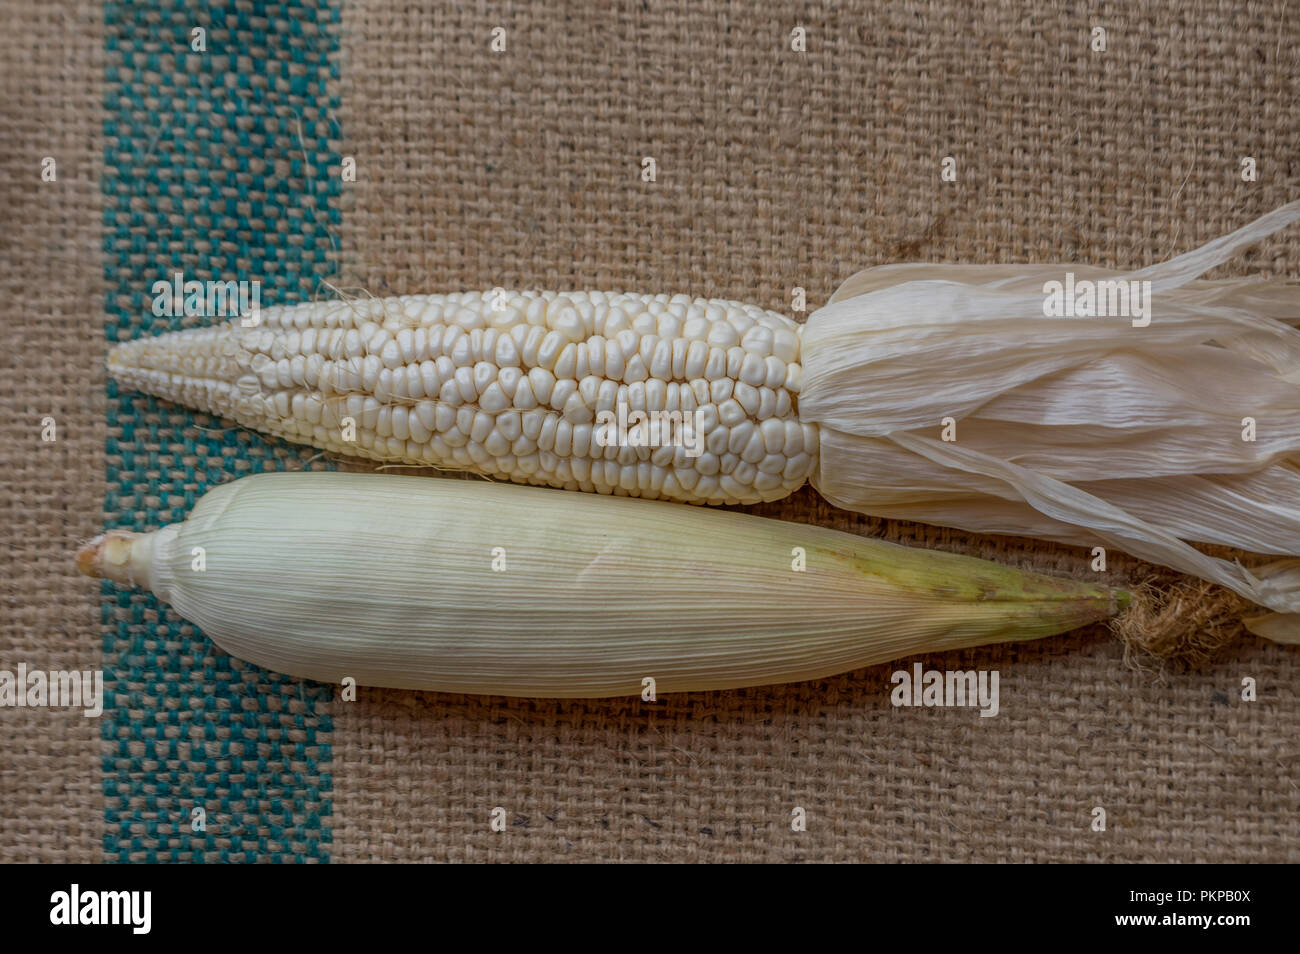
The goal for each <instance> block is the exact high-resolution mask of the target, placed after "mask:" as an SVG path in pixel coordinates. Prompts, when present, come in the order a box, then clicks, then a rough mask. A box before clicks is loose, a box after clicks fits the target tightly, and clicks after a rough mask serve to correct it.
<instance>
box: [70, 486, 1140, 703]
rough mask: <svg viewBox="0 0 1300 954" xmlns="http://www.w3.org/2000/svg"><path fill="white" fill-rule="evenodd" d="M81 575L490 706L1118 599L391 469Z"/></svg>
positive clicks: (668, 688) (987, 571)
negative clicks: (480, 696) (198, 558)
mask: <svg viewBox="0 0 1300 954" xmlns="http://www.w3.org/2000/svg"><path fill="white" fill-rule="evenodd" d="M198 553H201V554H202V555H203V562H202V563H201V564H199V565H196V562H195V555H196V554H198ZM78 565H79V566H80V568H81V569H82V570H83V571H84V572H86V573H88V574H90V575H93V576H99V577H104V578H107V579H110V580H114V581H116V582H118V583H123V584H128V585H133V586H143V587H147V588H148V589H150V590H152V591H153V592H154V593H155V594H156V595H157V596H158V597H159V598H160V599H163V600H166V601H167V602H169V603H170V604H171V605H172V606H173V607H174V608H175V609H176V611H177V612H178V613H180V614H181V615H182V616H184V617H185V618H186V619H188V620H190V621H191V622H193V623H194V624H196V625H197V626H198V627H199V628H200V629H202V630H203V632H204V633H205V634H206V635H208V636H209V637H211V638H212V639H213V640H214V641H215V642H216V643H217V644H218V645H220V646H221V647H222V648H223V649H225V650H226V651H227V652H230V653H232V654H233V655H235V656H237V657H239V658H240V659H244V660H247V661H249V662H253V663H256V664H257V665H260V666H266V667H268V668H270V669H275V670H277V671H279V672H285V673H288V674H290V675H295V676H303V677H307V678H311V679H318V680H322V681H325V682H332V683H335V684H338V683H339V682H340V681H341V680H343V679H346V678H349V677H350V678H353V679H355V680H356V683H357V684H358V685H368V686H390V687H394V688H404V689H433V690H440V691H445V692H474V693H486V694H491V695H510V696H556V697H564V696H570V697H574V696H578V697H581V696H635V695H639V694H640V693H641V692H642V691H643V689H644V688H645V685H646V684H645V682H644V680H646V679H653V680H654V681H655V683H656V685H657V691H658V692H686V691H692V690H706V689H728V688H733V687H739V686H753V685H762V684H768V683H776V682H790V681H795V680H801V679H815V678H820V677H822V676H827V675H830V674H832V673H838V672H845V671H848V670H851V669H857V668H860V667H863V666H867V665H871V664H873V663H880V662H885V661H887V660H890V659H896V658H898V657H900V656H908V655H912V654H915V653H923V652H940V651H944V650H947V649H955V648H959V647H967V646H979V645H983V644H986V643H991V642H998V641H1003V640H1022V639H1036V638H1038V637H1041V636H1049V635H1051V634H1053V633H1059V632H1063V631H1065V630H1068V629H1072V628H1074V627H1076V626H1082V625H1084V624H1085V623H1088V622H1091V621H1093V620H1097V619H1103V618H1105V617H1107V616H1110V615H1112V614H1114V613H1116V612H1118V611H1119V610H1120V609H1121V608H1122V607H1123V606H1124V605H1125V604H1126V602H1127V600H1128V594H1126V593H1123V592H1121V591H1119V590H1114V589H1111V588H1110V587H1107V586H1103V585H1101V584H1098V583H1092V582H1083V581H1076V580H1065V579H1053V578H1051V577H1045V576H1040V575H1038V574H1034V573H1026V572H1023V571H1020V570H1015V569H1012V568H1009V567H1003V566H999V565H997V564H995V563H990V562H988V561H986V560H977V559H974V558H971V557H964V556H958V555H957V554H952V553H941V552H934V551H928V550H922V549H919V548H915V547H902V546H898V545H896V544H890V543H885V542H884V541H881V540H873V539H870V538H866V537H859V536H855V535H853V534H848V533H841V532H839V531H835V530H828V529H826V528H824V527H815V526H804V525H801V524H794V523H786V522H783V521H780V520H769V519H765V518H762V517H755V516H751V515H749V514H744V513H735V512H731V511H725V510H706V509H703V508H699V507H680V506H674V505H672V504H669V503H663V502H655V501H649V500H632V499H627V498H624V499H608V498H606V499H603V500H602V499H600V498H598V497H595V496H592V495H590V494H571V493H561V492H559V491H552V490H543V489H540V488H536V487H514V486H511V485H509V484H505V483H499V484H485V483H478V482H475V483H470V482H468V481H463V480H440V479H438V478H427V477H398V476H392V475H387V474H342V473H276V474H259V475H256V476H253V477H245V478H242V479H240V480H236V481H233V482H231V483H229V484H225V485H223V486H220V487H217V488H215V489H213V490H210V491H209V492H208V493H206V494H205V495H204V496H203V497H202V499H200V500H199V501H198V503H197V504H196V505H195V506H194V508H193V510H192V511H191V512H190V514H189V516H188V517H187V518H186V520H185V521H184V522H182V523H177V524H172V525H170V526H167V527H163V528H160V529H158V530H154V531H151V532H148V533H131V532H129V531H122V530H110V531H109V532H108V533H106V534H104V535H103V536H101V537H99V538H97V539H95V540H93V541H91V542H90V543H88V544H87V545H86V546H85V547H84V548H83V549H82V550H81V552H80V553H79V554H78Z"/></svg>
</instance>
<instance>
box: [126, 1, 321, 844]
mask: <svg viewBox="0 0 1300 954" xmlns="http://www.w3.org/2000/svg"><path fill="white" fill-rule="evenodd" d="M105 18H106V25H107V30H106V47H107V48H106V54H107V56H106V63H107V67H106V70H107V76H106V79H107V83H106V86H107V94H106V100H107V101H106V104H105V105H106V112H107V119H106V121H105V156H104V189H105V192H106V194H107V202H106V204H105V206H106V212H105V221H104V228H105V237H104V249H105V253H106V254H105V260H106V263H107V264H106V272H107V280H108V288H109V291H108V295H107V311H108V338H109V340H110V341H118V340H126V339H130V338H135V337H138V336H140V335H143V334H154V333H157V332H160V331H165V330H167V329H168V328H170V327H179V326H180V325H181V320H180V319H179V318H175V319H173V318H167V317H155V316H154V315H153V313H152V310H151V303H152V300H153V295H152V290H151V289H152V286H153V283H154V282H155V281H157V280H159V279H169V278H170V277H171V275H172V273H173V272H175V271H181V272H182V273H183V274H184V277H185V278H186V279H198V280H200V281H204V280H220V281H228V280H240V281H246V280H247V281H251V280H258V281H261V283H262V303H263V304H274V303H276V302H278V301H280V302H282V301H289V300H297V299H301V298H304V297H308V296H311V295H314V294H315V293H316V292H317V291H318V286H319V280H320V279H321V277H323V276H325V275H327V274H328V273H329V271H330V268H331V264H330V251H331V239H330V234H331V230H332V229H333V228H335V227H336V226H337V224H338V211H337V204H338V203H337V198H338V195H339V192H340V189H339V186H338V183H337V178H336V177H335V178H331V176H330V174H329V167H330V166H331V165H334V166H337V165H338V162H339V157H338V155H337V153H336V151H335V150H334V149H333V147H332V146H331V139H333V138H336V136H335V133H336V131H335V130H332V129H331V126H330V123H331V121H332V119H331V117H332V116H333V115H334V114H335V111H336V109H337V105H338V104H337V101H336V100H335V99H334V98H332V97H333V93H332V90H333V89H334V88H336V84H334V83H333V82H332V81H333V80H336V79H337V72H336V66H335V64H336V62H337V58H336V56H335V54H336V51H337V45H338V43H337V38H338V29H339V26H338V25H339V20H340V10H339V7H338V5H337V4H334V3H329V2H326V0H322V2H312V0H287V2H280V3H266V4H262V3H257V4H250V3H247V2H243V3H216V4H212V3H202V4H200V3H184V2H179V0H161V2H153V3H148V4H137V5H127V4H118V3H110V4H108V6H107V8H106V13H105ZM196 27H201V28H203V29H204V30H205V31H206V36H204V37H203V41H204V45H205V46H206V51H203V52H200V51H196V50H194V49H193V48H192V44H193V43H194V41H195V38H196V34H194V33H193V31H194V29H195V28H196ZM205 320H209V319H197V320H195V319H191V320H190V321H188V322H186V323H187V324H192V323H201V322H203V321H205ZM108 413H109V433H110V436H109V440H108V448H107V452H108V485H109V491H108V498H107V501H106V505H105V510H106V512H107V514H108V517H109V525H110V526H120V527H130V528H136V529H143V528H147V527H157V526H160V525H162V524H165V523H169V522H173V521H176V520H180V519H182V518H183V517H184V516H185V514H186V513H187V512H188V511H189V509H190V508H191V506H192V505H193V504H194V501H195V500H196V499H197V498H198V497H199V496H200V495H202V494H203V493H204V492H205V491H206V490H207V489H208V488H209V487H211V486H214V485H216V484H218V483H221V482H224V481H227V480H230V479H232V478H234V477H236V476H239V475H242V474H245V473H253V472H257V471H262V470H272V469H283V468H284V467H286V466H292V467H295V468H301V467H302V465H303V462H304V461H305V460H306V459H307V458H308V457H310V456H312V453H313V452H312V451H310V450H306V449H303V448H296V447H289V446H288V445H284V444H280V443H277V442H275V441H268V440H263V439H261V438H259V437H257V436H255V435H251V434H248V433H246V432H242V431H239V430H237V429H234V428H228V427H225V426H224V424H223V422H219V421H214V420H210V419H208V418H206V417H204V418H202V419H201V420H198V421H196V418H195V416H194V415H192V414H189V413H188V412H184V411H181V410H178V409H176V408H173V407H171V406H169V405H166V404H162V403H159V402H156V401H154V400H153V399H150V398H145V397H142V396H140V395H138V394H131V393H119V392H118V391H117V390H116V389H115V388H114V387H113V385H112V383H111V382H110V385H109V411H108ZM119 430H120V435H119V434H118V432H119ZM105 594H106V596H107V599H106V600H105V607H104V623H105V633H106V636H105V646H104V649H105V677H106V689H109V690H111V691H109V692H108V697H107V700H106V705H105V714H104V718H103V720H102V722H101V724H102V725H103V727H104V735H105V738H106V739H107V740H108V741H109V742H110V743H111V745H110V748H111V752H110V754H109V755H107V756H106V758H105V762H104V771H105V778H104V794H105V796H106V805H107V808H106V812H107V826H106V827H107V835H106V836H105V844H104V848H105V852H106V854H107V856H108V858H109V860H120V861H128V860H129V861H327V860H328V855H329V842H330V833H329V818H328V816H329V795H330V776H329V762H330V749H329V733H330V724H329V720H328V718H327V717H326V716H324V715H322V714H321V712H320V711H319V709H320V706H321V704H322V703H324V702H325V701H327V700H328V699H329V698H330V696H331V689H330V687H327V686H321V685H317V684H315V683H307V682H301V681H297V680H293V679H289V678H287V677H284V676H280V675H277V674H274V673H269V672H266V671H263V670H261V669H258V668H256V667H254V666H249V665H246V664H244V663H240V662H238V661H235V660H232V659H231V658H230V657H228V656H226V655H225V654H224V653H222V652H221V651H220V650H218V649H216V648H215V647H214V646H213V645H212V643H211V642H210V641H209V640H207V639H206V638H205V637H204V636H203V635H202V634H201V633H199V632H197V631H195V629H194V628H193V627H192V626H190V625H189V624H187V623H185V622H183V621H182V620H180V619H179V618H178V617H177V616H176V615H175V614H174V613H173V612H172V611H171V610H170V608H168V607H165V606H162V605H160V604H159V603H158V601H157V600H155V599H154V598H153V597H151V596H142V595H140V594H138V593H137V594H133V593H130V592H128V591H126V590H121V591H119V590H118V589H117V588H115V587H112V586H108V587H106V588H105ZM196 810H201V811H202V813H203V815H202V816H200V815H199V814H198V812H197V811H196ZM200 817H202V818H203V822H204V825H203V827H204V829H205V830H195V829H196V827H197V826H196V819H198V818H200Z"/></svg>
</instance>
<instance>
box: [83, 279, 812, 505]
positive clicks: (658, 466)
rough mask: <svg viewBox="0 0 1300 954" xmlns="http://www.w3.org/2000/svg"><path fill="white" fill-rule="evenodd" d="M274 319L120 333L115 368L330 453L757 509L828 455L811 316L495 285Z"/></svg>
mask: <svg viewBox="0 0 1300 954" xmlns="http://www.w3.org/2000/svg"><path fill="white" fill-rule="evenodd" d="M260 319H261V320H260V323H259V324H258V326H257V327H252V328H248V327H244V326H243V324H242V320H241V319H235V320H233V321H231V322H229V323H227V324H222V325H219V326H215V327H208V328H197V329H192V330H186V331H180V332H173V333H170V334H164V335H160V336H158V337H154V338H142V339H139V340H136V341H131V342H127V343H124V344H119V345H117V346H115V347H114V348H113V349H112V351H111V352H110V354H109V362H108V365H109V371H110V373H111V374H112V375H113V376H114V377H116V378H117V379H118V380H119V381H120V382H121V383H122V384H124V385H126V386H128V387H131V388H134V389H137V390H140V391H144V392H147V393H149V394H153V395H156V396H158V397H162V398H165V399H167V400H170V401H175V402H177V403H179V404H184V405H186V406H188V407H193V408H197V409H200V410H204V411H208V412H210V413H213V414H217V415H220V416H222V417H226V418H229V419H231V420H233V421H236V422H238V423H239V424H242V425H244V426H246V427H249V428H253V429H255V430H259V431H265V432H268V433H271V434H275V435H277V436H279V437H282V438H284V439H286V440H290V441H294V442H297V443H304V444H311V445H313V446H315V447H319V448H322V449H324V450H329V451H335V452H337V453H341V454H348V455H354V456H359V457H366V458H370V459H373V460H379V461H400V462H405V463H411V464H422V465H426V466H436V467H444V468H456V469H464V470H472V471H475V472H478V473H482V474H487V475H490V476H493V477H500V478H505V479H508V480H513V481H519V482H526V483H532V484H546V485H550V486H554V487H563V488H566V489H570V490H586V491H596V492H598V493H606V494H618V495H624V496H637V497H650V498H656V497H661V498H666V499H672V500H679V501H688V502H693V503H710V504H723V503H727V504H735V503H757V502H759V501H764V500H777V499H780V498H782V497H785V496H787V495H789V494H790V493H792V492H793V491H794V490H796V489H798V488H799V487H800V486H801V485H802V484H803V483H804V482H805V481H806V480H807V478H808V477H809V476H810V475H811V474H812V472H813V470H814V468H815V466H816V463H817V451H818V435H817V429H816V427H815V425H812V424H804V423H801V422H800V420H799V414H798V395H799V387H800V382H801V379H802V369H801V367H800V364H799V346H800V326H799V325H796V324H795V323H794V322H792V321H790V320H789V319H787V318H785V317H784V316H782V315H779V314H776V313H775V312H770V311H765V310H763V309H761V308H758V307H756V306H753V305H745V304H741V303H739V302H733V301H722V300H712V299H708V300H706V299H698V298H697V299H692V298H688V297H687V296H685V295H677V296H673V297H669V296H667V295H633V294H612V293H610V294H607V293H603V292H565V293H562V294H561V293H556V292H533V291H529V292H507V293H504V294H503V293H500V292H498V291H487V292H463V293H456V294H450V295H412V296H405V297H400V298H383V299H360V300H348V301H341V300H333V301H322V302H309V303H304V304H299V305H291V306H278V307H272V308H266V309H264V310H263V311H262V312H261V314H260ZM620 409H622V410H623V412H624V420H625V421H626V422H627V425H628V426H627V427H626V428H625V432H624V433H625V437H624V438H623V439H621V440H620V439H615V440H614V441H613V442H612V443H609V442H606V443H602V441H601V440H600V437H601V430H600V427H599V425H600V424H601V423H602V421H608V419H607V418H602V417H601V415H602V412H610V413H611V414H613V415H615V416H617V415H619V413H620ZM638 413H640V414H644V415H646V416H647V418H648V420H646V421H638V419H637V417H636V415H637V414H638ZM660 414H665V415H673V414H677V415H682V416H686V417H688V418H689V419H690V421H691V423H692V424H698V434H697V435H695V437H696V438H697V439H696V440H691V441H690V442H689V443H690V444H691V447H689V448H688V447H687V446H683V441H682V440H681V438H682V435H681V434H679V435H677V445H676V446H674V445H673V444H672V443H669V441H670V440H671V437H670V435H668V434H666V433H661V434H659V435H658V437H657V438H656V435H655V434H654V433H653V432H652V431H651V429H650V425H649V420H655V421H656V422H659V421H665V422H666V421H668V420H669V418H667V417H664V418H661V417H660V416H659V415H660ZM679 419H680V418H679ZM349 424H350V426H349ZM610 436H615V435H612V434H611V435H610ZM686 436H687V437H689V436H690V433H689V432H687V434H686ZM349 438H351V439H349ZM692 451H695V452H696V453H693V452H692Z"/></svg>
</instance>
